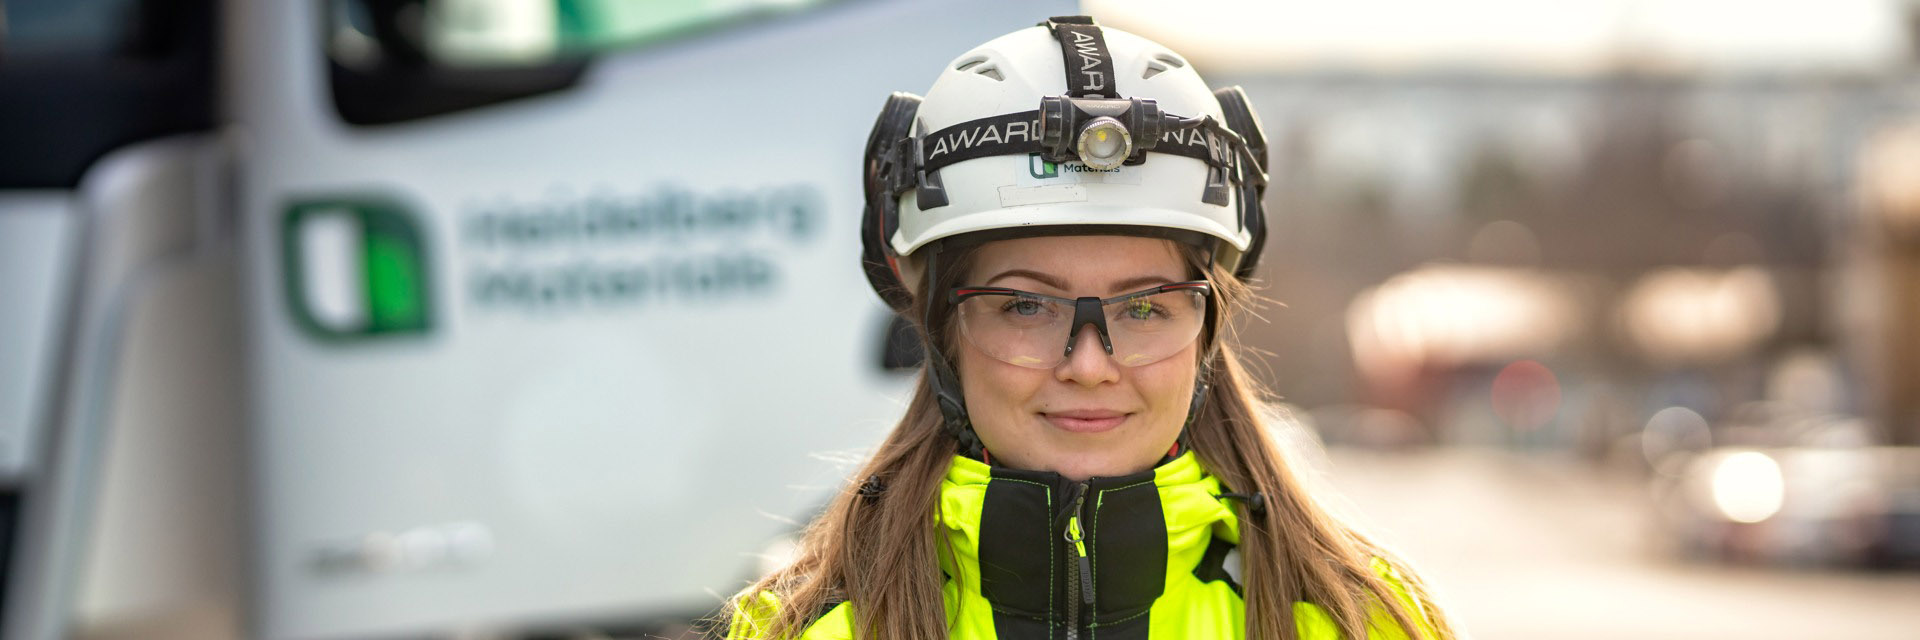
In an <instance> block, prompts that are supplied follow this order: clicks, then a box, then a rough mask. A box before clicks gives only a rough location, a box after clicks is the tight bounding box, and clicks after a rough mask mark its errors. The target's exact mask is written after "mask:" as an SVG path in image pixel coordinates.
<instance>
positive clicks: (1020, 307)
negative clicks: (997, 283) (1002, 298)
mask: <svg viewBox="0 0 1920 640" xmlns="http://www.w3.org/2000/svg"><path fill="white" fill-rule="evenodd" d="M1001 310H1002V311H1012V312H1014V313H1017V314H1020V315H1023V316H1030V315H1033V314H1036V313H1040V310H1041V305H1040V303H1039V302H1037V301H1034V300H1014V301H1012V302H1009V303H1007V305H1006V306H1005V307H1001Z"/></svg>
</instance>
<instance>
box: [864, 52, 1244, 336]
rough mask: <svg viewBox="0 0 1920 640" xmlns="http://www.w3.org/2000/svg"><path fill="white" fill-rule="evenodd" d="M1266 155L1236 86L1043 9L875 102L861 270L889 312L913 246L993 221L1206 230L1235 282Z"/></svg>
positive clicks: (1061, 229) (1066, 227)
mask: <svg viewBox="0 0 1920 640" xmlns="http://www.w3.org/2000/svg"><path fill="white" fill-rule="evenodd" d="M1265 164H1266V143H1265V139H1264V137H1263V136H1262V134H1261V132H1260V128H1259V122H1258V120H1257V119H1256V118H1255V116H1254V114H1253V111H1252V109H1251V106H1250V105H1249V104H1248V103H1247V100H1246V94H1245V93H1244V92H1242V91H1241V90H1240V88H1239V87H1228V88H1224V89H1221V90H1219V91H1217V92H1215V91H1211V90H1209V89H1208V88H1207V85H1206V82H1205V81H1203V80H1201V79H1200V76H1199V74H1197V73H1195V72H1194V70H1193V67H1192V66H1191V65H1189V64H1187V62H1186V60H1184V59H1182V58H1181V57H1180V56H1178V55H1176V54H1174V53H1173V52H1172V51H1170V50H1168V49H1167V48H1166V47H1164V46H1161V45H1159V44H1157V43H1155V42H1153V41H1150V40H1147V39H1145V38H1142V37H1140V36H1136V35H1134V34H1131V33H1127V32H1125V31H1120V30H1117V29H1109V28H1103V27H1100V26H1097V25H1095V24H1094V23H1093V21H1092V20H1091V19H1090V18H1086V17H1082V16H1074V17H1059V18H1053V19H1052V20H1049V21H1047V22H1045V23H1041V24H1040V25H1038V26H1035V27H1032V28H1027V29H1022V30H1019V31H1015V32H1013V33H1009V34H1007V35H1004V36H1001V37H998V38H995V39H993V40H991V41H989V42H987V43H985V44H982V45H980V46H978V47H975V48H973V50H971V51H968V52H966V53H965V54H962V55H961V56H960V57H958V58H955V59H954V60H953V62H952V63H950V64H948V65H947V66H946V68H945V69H943V70H942V71H941V73H940V77H939V79H938V80H936V81H934V84H933V88H932V89H930V90H929V91H928V92H927V95H926V97H925V98H924V99H923V98H919V97H917V96H913V95H911V94H906V93H895V94H893V96H892V97H890V98H889V99H888V101H887V104H886V106H885V107H884V108H883V109H882V112H881V114H880V117H879V119H878V120H877V121H876V122H875V123H874V130H873V134H872V135H871V136H870V137H869V139H868V143H867V157H866V182H867V210H866V213H865V220H864V224H863V225H862V236H863V242H864V244H865V246H866V252H865V253H866V255H865V256H864V262H865V263H866V264H865V266H866V269H867V275H868V278H869V280H870V281H871V282H872V284H873V285H874V289H875V291H876V292H878V293H879V294H880V296H881V297H882V298H883V299H885V300H886V301H887V302H888V303H889V304H890V305H892V306H893V307H894V308H895V309H903V308H905V306H906V305H907V303H908V302H910V300H911V295H912V291H914V290H917V289H918V288H919V285H920V284H921V283H919V282H918V280H919V278H920V275H921V272H922V269H921V267H922V261H921V260H920V259H919V258H921V257H922V256H923V255H924V254H925V253H926V251H925V249H927V248H928V247H930V246H934V245H937V244H938V243H939V242H940V241H942V240H946V239H950V238H957V237H961V236H966V235H968V234H980V233H981V232H994V233H992V234H988V235H987V236H986V237H1008V236H1017V235H1041V234H1062V233H1109V234H1133V235H1160V236H1168V237H1186V238H1190V239H1206V240H1210V242H1208V244H1209V245H1210V247H1209V248H1211V249H1212V255H1213V260H1214V261H1215V262H1216V263H1218V264H1220V265H1221V266H1224V267H1226V268H1227V270H1228V271H1230V272H1233V273H1236V274H1238V275H1240V276H1241V277H1243V278H1244V277H1247V276H1248V275H1250V274H1251V273H1252V267H1253V265H1254V263H1255V261H1256V260H1257V258H1258V255H1259V253H1258V252H1259V249H1260V246H1261V244H1262V241H1263V239H1264V236H1265V231H1266V228H1265V219H1264V215H1263V214H1262V211H1261V208H1260V195H1261V193H1262V192H1264V190H1265V187H1266V175H1265ZM974 237H976V238H978V237H981V236H978V235H976V236H974Z"/></svg>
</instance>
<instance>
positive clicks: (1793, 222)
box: [0, 0, 1920, 640]
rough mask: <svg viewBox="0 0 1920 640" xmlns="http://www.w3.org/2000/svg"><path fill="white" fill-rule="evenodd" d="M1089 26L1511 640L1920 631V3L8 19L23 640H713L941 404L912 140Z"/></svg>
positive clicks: (16, 572)
mask: <svg viewBox="0 0 1920 640" xmlns="http://www.w3.org/2000/svg"><path fill="white" fill-rule="evenodd" d="M1082 12H1086V13H1091V14H1092V15H1094V16H1096V17H1097V18H1098V19H1099V20H1100V21H1101V22H1102V23H1104V24H1106V25H1108V26H1113V27H1118V28H1122V29H1126V30H1130V31H1134V32H1136V33H1140V34H1142V35H1145V36H1147V37H1149V38H1152V39H1156V40H1159V41H1161V42H1162V43H1164V44H1167V45H1169V46H1170V47H1172V48H1173V49H1174V50H1176V51H1178V52H1181V53H1182V54H1183V55H1185V56H1187V58H1188V59H1189V61H1190V62H1191V63H1192V64H1193V65H1194V66H1195V67H1196V68H1197V69H1199V70H1200V71H1201V73H1202V75H1203V76H1204V77H1206V78H1207V79H1208V81H1209V82H1210V83H1212V84H1213V85H1214V86H1225V85H1229V84H1239V85H1242V86H1244V87H1245V88H1246V90H1247V92H1248V94H1249V95H1250V96H1251V98H1252V100H1253V102H1254V104H1255V106H1256V107H1257V108H1258V111H1259V116H1260V118H1261V119H1262V120H1263V122H1264V125H1265V128H1266V132H1267V137H1268V140H1269V142H1270V146H1271V149H1272V151H1271V154H1272V168H1273V171H1272V174H1273V185H1272V187H1271V188H1270V189H1269V191H1268V193H1267V203H1266V205H1267V210H1268V212H1269V224H1270V225H1271V229H1272V232H1271V237H1270V239H1269V241H1268V244H1267V246H1266V249H1265V250H1266V255H1265V257H1264V262H1263V267H1262V269H1263V272H1264V273H1263V276H1264V282H1263V283H1262V284H1263V289H1262V291H1263V293H1264V295H1265V296H1266V297H1267V298H1268V299H1269V301H1268V303H1267V304H1265V305H1264V306H1263V307H1262V308H1261V309H1260V310H1259V313H1258V314H1257V315H1258V317H1255V318H1248V319H1247V321H1246V322H1244V323H1242V325H1241V326H1240V328H1239V332H1240V338H1241V340H1242V342H1243V343H1245V344H1246V345H1248V346H1251V347H1254V348H1256V349H1258V350H1259V356H1260V357H1259V358H1258V362H1257V363H1256V364H1257V369H1258V370H1260V371H1261V373H1262V374H1263V376H1264V377H1265V379H1266V380H1267V381H1268V382H1269V384H1270V386H1271V387H1272V389H1273V391H1274V392H1275V395H1276V398H1275V402H1274V405H1273V417H1274V420H1273V428H1274V429H1275V430H1276V432H1277V434H1278V435H1279V436H1280V437H1281V438H1282V441H1283V442H1286V443H1287V444H1288V448H1289V450H1290V453H1291V454H1292V455H1293V460H1294V462H1295V463H1296V464H1297V465H1301V466H1302V467H1304V468H1305V469H1307V471H1308V472H1307V474H1306V475H1307V477H1308V478H1310V479H1311V480H1312V481H1314V482H1318V483H1322V484H1323V485H1324V486H1325V488H1326V494H1325V495H1327V496H1328V497H1329V499H1330V500H1331V501H1333V502H1334V503H1335V505H1336V507H1337V508H1338V509H1339V510H1341V511H1342V512H1343V513H1345V514H1346V515H1347V517H1349V518H1351V519H1353V520H1355V521H1357V522H1359V523H1361V524H1362V525H1363V526H1364V527H1365V528H1366V529H1367V530H1369V531H1372V532H1374V533H1375V534H1376V535H1377V537H1378V538H1380V539H1381V540H1383V541H1385V542H1386V543H1388V544H1389V545H1390V546H1393V547H1395V548H1397V549H1399V550H1400V551H1401V552H1402V553H1403V554H1404V555H1405V556H1406V557H1407V558H1408V559H1409V560H1410V561H1411V562H1412V563H1413V564H1414V566H1415V567H1416V568H1418V569H1419V570H1420V571H1421V573H1422V574H1423V575H1424V576H1425V578H1426V579H1427V580H1428V581H1429V582H1430V583H1431V584H1432V585H1433V587H1434V589H1435V591H1436V592H1437V593H1438V595H1439V597H1440V598H1441V601H1442V603H1443V604H1444V605H1447V606H1448V608H1449V610H1450V611H1451V613H1452V615H1453V616H1454V617H1455V619H1456V623H1457V624H1458V626H1460V627H1462V628H1464V629H1465V630H1467V631H1468V632H1470V633H1471V634H1472V635H1473V637H1477V638H1489V639H1498V638H1527V637H1554V638H1618V637H1652V638H1718V637H1730V636H1733V637H1749V638H1803V637H1850V638H1912V637H1915V636H1916V634H1920V631H1915V630H1916V629H1920V607H1916V606H1914V603H1916V602H1920V329H1916V327H1917V326H1920V3H1916V2H1913V1H1912V0H1825V1H1820V2H1814V1H1811V0H1806V1H1789V0H1746V1H1738V2H1736V1H1732V0H1692V1H1689V0H1673V1H1669V2H1655V1H1651V0H1647V1H1637V2H1636V1H1604V0H1562V1H1557V2H1523V1H1520V0H1462V1H1456V2H1446V3H1431V2H1415V1H1410V0H1360V1H1355V2H1341V3H1329V2H1316V3H1308V2H1294V1H1285V2H1252V1H1251V0H1248V1H1240V2H1229V1H1225V0H1204V1H1203V0H1196V1H1191V2H1183V3H1177V4H1176V3H1150V2H1144V1H1141V2H1122V1H1089V2H1086V3H1084V4H1080V5H1076V4H1075V3H1072V2H1039V3H1034V2H1020V3H1015V2H992V3H969V4H966V5H955V4H950V3H936V2H931V1H917V0H916V1H882V0H771V1H769V0H761V1H755V0H704V1H703V0H683V1H667V0H659V1H648V2H630V1H623V0H314V1H309V2H294V1H275V2H257V1H252V0H224V1H223V0H0V640H52V639H56V638H90V639H91V638H98V639H117V638H214V639H218V638H326V639H356V640H357V639H384V638H422V637H427V638H630V637H668V638H673V637H697V632H696V631H694V630H691V629H690V628H689V626H688V622H689V621H691V620H694V619H696V618H698V617H700V616H702V615H705V614H707V613H709V612H711V611H712V610H713V609H714V608H715V607H716V606H717V604H718V603H719V602H720V600H721V598H722V597H724V594H728V593H731V592H733V591H734V590H736V589H738V588H739V587H741V586H742V585H743V584H744V583H745V581H747V580H749V579H751V578H752V577H754V576H756V575H759V574H760V573H761V572H762V571H765V570H766V569H767V567H769V566H776V565H777V563H779V562H780V561H781V559H782V552H783V549H785V548H787V545H790V541H789V540H790V539H789V538H788V537H787V536H788V534H790V533H791V532H792V531H793V530H794V529H795V528H796V527H797V526H798V525H799V524H800V523H803V522H804V521H805V520H806V519H808V518H809V517H810V516H811V514H812V513H814V512H815V510H816V509H818V508H819V506H820V505H821V504H823V503H824V501H825V500H826V498H827V496H829V495H830V494H831V492H833V491H836V490H839V489H840V488H841V486H842V484H843V482H844V478H843V475H844V474H845V473H847V472H848V470H849V469H848V466H849V465H850V464H851V463H852V462H853V461H857V460H858V459H860V457H861V456H862V455H863V453H864V451H866V449H867V448H868V447H871V446H872V445H873V444H874V443H875V442H877V440H878V438H879V437H880V435H881V434H882V433H883V432H884V431H885V430H887V429H888V428H890V427H891V425H892V424H893V421H894V420H895V419H897V417H898V415H899V413H900V411H901V409H902V408H903V406H904V401H905V395H906V393H907V392H908V390H909V388H910V383H911V363H903V362H901V361H900V358H898V357H897V356H898V355H899V353H900V347H901V345H900V344H899V343H898V340H899V337H900V336H899V334H897V333H895V332H894V330H895V329H896V328H895V327H891V325H890V323H889V317H888V314H887V312H886V310H885V307H884V306H883V305H881V303H880V302H879V300H878V299H877V298H876V297H875V296H874V295H873V294H872V293H871V292H870V291H869V290H868V288H867V285H866V283H865V281H864V279H863V278H862V276H861V274H860V272H859V268H858V266H857V262H856V256H857V255H858V246H857V243H856V241H855V238H856V234H855V231H856V228H857V224H858V222H857V220H858V211H859V210H860V206H861V195H860V190H859V182H858V180H859V173H858V171H857V169H856V167H857V166H858V163H859V162H860V154H861V148H862V143H863V141H864V140H865V137H866V134H867V131H868V128H869V127H870V125H871V123H872V121H873V117H874V115H875V114H876V113H877V109H878V107H879V106H880V105H881V104H882V102H884V100H885V99H886V96H887V94H888V92H890V91H912V92H916V93H919V92H924V91H925V90H926V88H927V87H928V86H929V85H930V83H931V81H932V79H933V78H934V77H935V76H936V75H937V71H938V70H939V69H940V68H941V65H943V64H945V63H947V62H948V61H950V60H951V59H952V57H953V56H955V55H957V54H958V53H960V52H962V51H965V50H966V49H968V48H969V47H971V46H972V45H974V44H977V43H979V42H982V41H985V40H986V39H988V38H991V37H993V36H996V35H999V34H1002V33H1005V32H1007V31H1010V30H1013V29H1015V28H1018V27H1020V26H1023V25H1028V24H1032V23H1034V22H1037V21H1039V20H1042V19H1044V18H1045V17H1046V16H1049V15H1065V14H1073V13H1082ZM890 341H891V342H890Z"/></svg>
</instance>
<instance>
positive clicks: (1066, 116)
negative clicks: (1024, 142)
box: [1040, 96, 1167, 170]
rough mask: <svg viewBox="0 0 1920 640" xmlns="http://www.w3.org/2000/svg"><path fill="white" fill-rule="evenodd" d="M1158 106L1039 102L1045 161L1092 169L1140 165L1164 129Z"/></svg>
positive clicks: (1062, 99) (1138, 101) (1130, 101)
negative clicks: (1074, 162) (1085, 166)
mask: <svg viewBox="0 0 1920 640" xmlns="http://www.w3.org/2000/svg"><path fill="white" fill-rule="evenodd" d="M1166 120H1167V118H1166V117H1165V114H1163V113H1161V111H1160V105H1159V104H1157V103H1155V102H1154V101H1152V100H1148V99H1145V98H1072V97H1067V96H1048V97H1045V98H1041V99H1040V141H1041V144H1042V146H1044V147H1045V148H1046V155H1047V159H1048V160H1051V161H1054V162H1067V161H1071V160H1079V161H1080V162H1081V163H1083V164H1085V165H1087V167H1088V168H1091V169H1099V170H1107V169H1113V168H1116V167H1119V166H1120V165H1122V164H1139V163H1140V162H1141V161H1142V160H1143V159H1144V157H1143V156H1144V152H1146V151H1147V150H1150V149H1152V148H1153V147H1154V145H1155V144H1156V143H1158V142H1159V141H1160V136H1161V134H1163V133H1165V128H1166V124H1167V123H1166Z"/></svg>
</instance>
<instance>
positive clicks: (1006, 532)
mask: <svg viewBox="0 0 1920 640" xmlns="http://www.w3.org/2000/svg"><path fill="white" fill-rule="evenodd" d="M1221 491H1222V489H1221V487H1220V482H1219V480H1218V479H1216V478H1214V477H1213V476H1212V475H1211V474H1209V473H1208V472H1207V471H1206V469H1205V468H1204V467H1202V466H1201V465H1200V462H1199V459H1198V458H1196V457H1195V456H1194V455H1193V453H1192V452H1190V451H1189V452H1185V453H1182V454H1181V455H1180V456H1178V457H1176V458H1174V459H1172V460H1169V461H1166V462H1164V463H1162V464H1160V465H1159V466H1157V467H1155V468H1153V469H1151V470H1148V471H1143V472H1141V473H1137V474H1133V475H1129V476H1120V477H1113V478H1092V479H1090V480H1088V481H1087V482H1085V483H1076V482H1072V481H1069V480H1067V479H1066V478H1063V477H1061V476H1060V475H1058V474H1055V473H1051V472H1035V471H1021V470H1016V469H1008V468H1005V467H989V466H987V465H986V464H984V463H982V462H980V461H978V460H974V459H972V458H967V457H962V456H955V457H954V460H953V464H952V466H951V467H950V468H949V469H948V471H947V474H946V477H945V478H944V479H943V480H942V481H941V484H940V502H939V507H938V520H939V522H940V524H941V526H942V529H943V530H944V532H945V534H946V540H945V542H946V543H947V544H943V545H941V546H942V547H943V548H942V549H941V552H940V556H941V558H940V561H941V569H942V570H943V571H945V572H946V574H947V576H948V577H949V578H950V579H952V580H953V581H954V582H955V583H956V584H955V586H956V587H958V589H959V590H961V592H962V593H965V594H971V595H973V596H977V597H985V598H986V599H987V600H988V601H989V602H991V603H993V605H994V610H995V611H996V612H1006V613H1009V614H1011V615H1023V616H1026V617H1029V618H1032V619H1044V620H1049V621H1054V620H1058V619H1059V618H1060V617H1061V615H1062V613H1061V612H1062V611H1064V610H1065V606H1064V603H1065V601H1066V600H1067V598H1068V593H1069V587H1068V585H1067V582H1068V578H1069V577H1071V576H1078V575H1079V574H1078V571H1079V568H1078V566H1069V564H1070V563H1076V562H1077V561H1078V558H1077V557H1076V553H1077V550H1076V548H1075V547H1074V546H1073V545H1072V544H1071V543H1070V542H1068V541H1067V539H1066V536H1065V532H1066V528H1067V525H1068V521H1069V518H1070V517H1072V516H1074V515H1076V514H1077V515H1078V516H1079V518H1080V520H1079V524H1080V526H1081V528H1082V531H1083V532H1084V533H1083V534H1082V535H1083V539H1084V542H1085V553H1086V554H1087V557H1088V562H1087V563H1086V564H1085V565H1080V566H1090V567H1091V577H1090V579H1089V580H1087V581H1086V582H1081V583H1080V584H1091V585H1092V586H1093V587H1094V592H1095V597H1094V605H1093V610H1094V615H1095V616H1096V617H1097V618H1096V619H1099V620H1109V619H1113V620H1118V619H1124V618H1126V617H1127V616H1131V615H1136V614H1138V613H1139V612H1142V611H1144V610H1145V609H1146V608H1147V607H1150V606H1151V605H1152V603H1153V601H1154V600H1155V599H1156V598H1158V597H1159V596H1160V595H1161V593H1162V592H1163V591H1164V589H1165V585H1166V584H1168V582H1169V581H1171V580H1176V579H1179V578H1180V577H1181V576H1183V575H1191V574H1193V573H1194V570H1195V568H1196V567H1198V566H1200V564H1201V562H1202V559H1203V557H1205V556H1206V555H1207V554H1208V548H1209V546H1210V545H1212V544H1213V543H1214V542H1215V541H1216V540H1218V541H1220V542H1224V543H1226V544H1233V543H1237V542H1238V541H1239V521H1238V519H1237V518H1235V516H1234V515H1233V511H1232V510H1231V509H1229V508H1228V507H1227V505H1226V504H1224V503H1223V502H1222V501H1221V499H1220V498H1219V497H1218V496H1219V495H1220V493H1221ZM1076 496H1084V500H1083V501H1081V503H1080V504H1081V507H1080V508H1079V509H1078V510H1075V508H1074V498H1075V497H1076ZM983 567H984V569H983ZM1076 586H1077V585H1076ZM1075 593H1078V591H1075Z"/></svg>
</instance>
